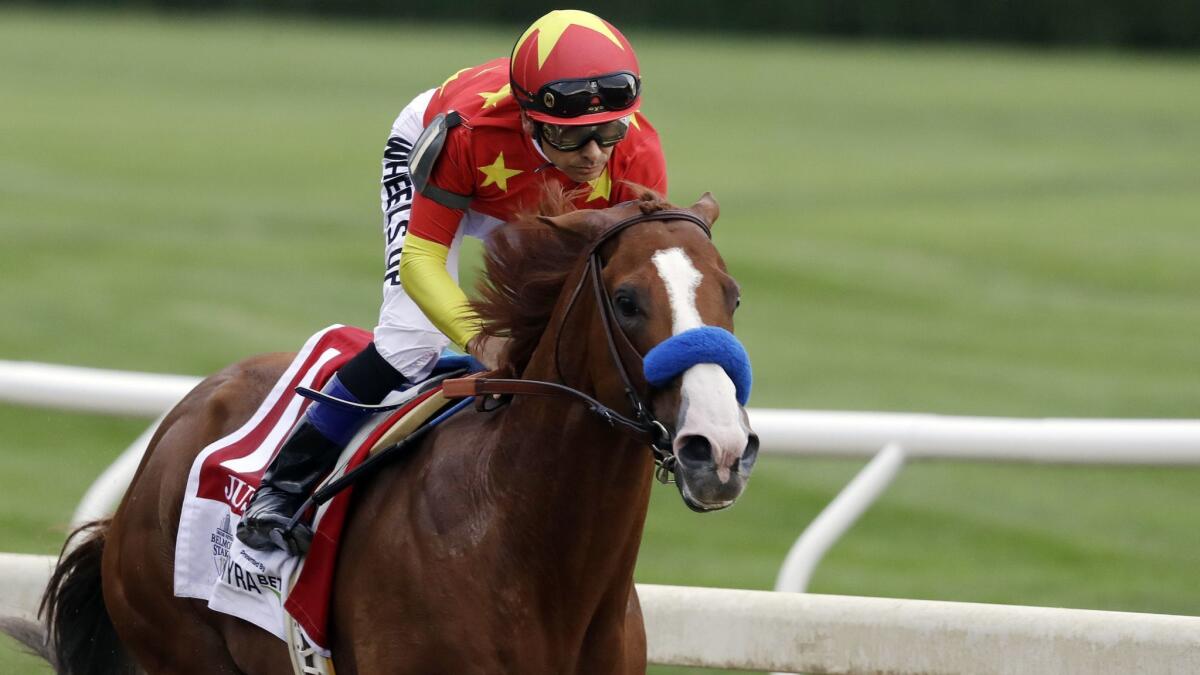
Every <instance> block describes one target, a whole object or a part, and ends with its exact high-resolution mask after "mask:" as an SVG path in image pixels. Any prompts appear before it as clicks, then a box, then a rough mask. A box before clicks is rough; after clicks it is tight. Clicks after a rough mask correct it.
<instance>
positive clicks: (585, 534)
mask: <svg viewBox="0 0 1200 675" xmlns="http://www.w3.org/2000/svg"><path fill="white" fill-rule="evenodd" d="M582 310H583V308H582V307H580V308H577V309H576V310H575V311H577V312H581V313H584V312H583V311H582ZM584 315H585V316H586V313H584ZM555 342H556V341H555V340H554V336H553V335H547V336H546V338H545V339H543V341H542V344H543V346H544V347H547V348H545V349H539V350H538V351H537V352H535V354H534V356H533V359H532V360H531V361H530V365H529V367H528V368H527V369H526V370H525V372H524V374H523V376H524V377H525V378H526V379H540V380H551V381H553V380H557V379H558V377H557V370H558V369H557V366H556V365H555V359H554V354H553V347H554V343H555ZM572 346H573V348H571V349H568V350H565V351H564V354H563V355H562V356H561V359H560V362H561V365H562V370H563V374H564V377H565V379H566V384H568V385H569V386H572V387H576V388H580V389H581V390H584V391H586V392H587V393H589V394H591V395H594V396H597V397H598V398H600V399H601V400H602V401H604V402H605V403H607V404H609V405H618V404H620V401H619V400H616V399H615V398H614V396H619V395H618V394H615V393H614V392H613V391H612V389H613V386H612V384H611V383H607V382H606V383H605V384H602V385H601V386H596V385H595V384H594V378H592V377H590V376H589V373H588V370H589V368H590V366H589V365H588V352H589V349H587V347H586V346H585V344H581V343H579V342H578V341H577V342H575V343H574V344H573V345H572ZM609 368H611V366H609V365H608V364H607V362H605V364H604V366H603V367H602V368H601V369H600V370H602V371H606V370H607V369H609ZM608 374H609V373H605V375H608ZM613 375H614V377H615V373H614V374H613ZM606 390H607V391H606ZM616 391H620V389H619V388H617V390H616ZM502 427H503V429H502V431H501V434H500V437H501V438H503V439H504V441H503V442H502V444H501V446H500V447H499V448H498V452H497V455H496V457H495V458H494V459H493V460H492V461H491V462H490V465H491V468H490V470H491V472H492V474H493V475H492V485H493V486H502V487H499V488H498V489H501V490H503V491H504V492H505V493H507V494H509V495H511V497H512V503H516V504H519V505H520V507H519V508H518V509H517V510H516V511H514V518H513V521H512V523H511V529H512V530H513V533H514V535H515V536H516V537H517V538H518V540H519V542H520V543H519V544H518V545H522V546H527V547H529V548H530V549H531V551H529V554H530V555H532V556H533V557H532V558H531V559H532V560H539V561H542V564H544V565H548V566H549V567H550V569H545V570H538V571H539V572H541V573H545V574H552V575H553V578H554V579H556V580H557V581H558V582H560V583H559V584H557V586H558V587H559V588H558V589H557V592H561V593H564V594H567V595H573V596H575V597H576V599H580V598H579V595H593V597H594V596H595V594H597V593H601V592H603V590H604V588H605V587H606V586H607V587H612V586H613V585H616V586H618V587H621V586H622V585H625V586H627V585H628V584H629V583H631V580H632V575H633V567H634V564H635V563H636V561H637V551H638V547H639V546H640V544H641V535H642V526H643V524H644V522H645V517H646V509H647V507H648V504H649V496H650V486H651V473H652V468H653V462H652V460H651V459H650V452H649V450H648V449H647V448H646V447H645V445H644V444H643V443H640V442H637V441H634V440H632V439H631V438H630V437H628V436H626V435H625V434H623V433H621V432H619V431H617V430H616V429H614V428H613V427H612V426H610V425H609V424H608V423H606V422H604V421H603V420H602V419H601V418H600V417H599V416H598V415H596V414H595V413H593V412H591V410H589V409H588V408H587V407H586V406H584V405H582V404H580V403H579V402H577V401H575V400H573V399H568V398H553V399H547V398H540V397H539V398H532V397H530V398H522V397H520V396H518V397H516V400H514V401H513V403H512V404H511V406H510V407H509V409H508V410H507V411H505V413H504V421H503V423H502Z"/></svg>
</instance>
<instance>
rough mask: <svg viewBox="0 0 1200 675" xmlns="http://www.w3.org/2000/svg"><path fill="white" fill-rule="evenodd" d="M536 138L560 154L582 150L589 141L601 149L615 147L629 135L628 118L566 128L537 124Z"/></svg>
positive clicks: (564, 126)
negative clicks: (539, 138)
mask: <svg viewBox="0 0 1200 675" xmlns="http://www.w3.org/2000/svg"><path fill="white" fill-rule="evenodd" d="M538 127H539V128H538V136H540V137H541V139H542V140H543V141H545V142H547V143H549V144H550V145H552V146H554V149H556V150H559V151H562V152H572V151H575V150H578V149H580V148H582V147H583V146H585V145H587V144H588V143H589V142H591V141H593V140H594V141H596V145H599V146H600V147H602V148H607V147H609V146H613V145H616V144H617V143H620V142H621V141H622V140H624V139H625V134H627V133H629V118H628V117H622V118H620V119H615V120H612V121H611V122H605V123H603V124H591V125H587V126H566V125H562V124H547V123H545V122H539V123H538Z"/></svg>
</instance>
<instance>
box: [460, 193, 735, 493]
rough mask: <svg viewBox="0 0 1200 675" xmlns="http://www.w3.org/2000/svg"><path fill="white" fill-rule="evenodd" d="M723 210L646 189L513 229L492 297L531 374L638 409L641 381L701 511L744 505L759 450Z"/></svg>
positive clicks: (706, 201) (487, 291) (521, 364)
mask: <svg viewBox="0 0 1200 675" xmlns="http://www.w3.org/2000/svg"><path fill="white" fill-rule="evenodd" d="M718 211H719V209H718V206H717V203H716V201H715V200H714V199H713V198H712V196H711V195H709V194H705V195H704V196H703V197H701V198H700V200H699V201H698V202H696V203H695V204H693V205H692V206H691V207H690V208H688V209H683V210H675V209H670V208H669V207H668V205H666V204H665V203H663V202H660V201H656V200H652V199H646V200H642V201H639V202H629V203H626V204H622V205H618V206H615V207H612V208H609V209H605V210H598V211H574V212H570V213H566V214H563V215H560V216H556V217H545V216H543V217H540V218H538V219H537V222H536V223H533V222H526V223H525V227H524V228H521V227H516V228H513V229H508V228H501V232H504V230H506V229H507V230H508V232H507V233H505V235H506V236H501V237H499V238H496V239H494V240H493V241H492V246H491V248H492V251H491V252H490V254H489V260H488V277H489V280H488V284H487V285H485V286H484V287H483V289H482V290H483V294H484V297H485V301H484V302H483V303H482V304H481V305H480V306H479V309H480V312H481V314H482V315H483V316H484V318H485V320H486V321H487V324H488V326H489V327H488V328H487V330H488V331H489V332H493V333H499V334H507V335H510V336H512V337H513V338H514V339H513V341H512V348H511V349H510V353H509V355H508V356H509V360H510V362H511V363H510V365H511V366H512V367H513V368H514V369H516V370H525V372H526V375H527V376H529V374H530V371H529V370H527V369H526V368H525V366H526V365H529V364H532V367H533V369H534V371H535V372H534V374H535V375H536V374H541V375H543V376H545V371H546V370H551V371H552V372H554V374H555V375H556V376H557V377H558V378H560V379H561V380H562V381H564V382H566V383H567V384H570V385H571V386H576V387H585V388H587V389H591V390H592V391H593V392H594V393H595V394H596V395H597V396H598V397H599V398H601V400H603V401H605V402H606V403H608V404H609V405H613V406H614V407H618V406H620V407H628V406H629V401H628V399H627V398H626V395H625V393H624V390H625V389H626V384H627V383H628V384H629V385H631V386H632V389H633V390H634V391H635V392H636V396H635V397H634V398H635V399H637V400H635V402H634V404H633V405H634V407H635V411H634V412H635V413H636V412H637V411H636V406H637V403H638V400H645V401H647V408H648V409H649V411H651V412H652V413H653V417H654V418H657V420H658V421H659V422H660V423H661V424H662V425H663V426H664V427H665V428H666V430H667V432H668V435H669V441H668V442H667V443H663V444H662V445H664V446H665V445H668V444H669V447H667V448H666V450H667V451H668V452H670V453H671V455H673V458H674V472H675V477H676V483H677V485H678V487H679V491H680V494H681V495H682V496H683V500H684V502H685V503H686V504H687V505H688V506H689V507H690V508H692V509H693V510H696V511H711V510H716V509H721V508H725V507H727V506H729V505H731V504H732V503H733V501H734V500H735V499H736V498H737V497H738V496H739V495H740V494H741V492H742V490H743V489H744V488H745V486H746V481H747V479H748V478H749V477H750V472H751V470H752V469H753V468H754V463H755V460H756V459H757V457H758V437H757V436H756V435H755V434H754V432H753V431H752V430H751V429H750V425H749V421H748V418H747V415H746V411H745V409H744V408H743V406H744V405H745V403H746V400H747V398H748V396H749V388H750V365H749V361H748V359H747V358H746V355H745V351H744V349H743V348H742V346H741V344H740V343H739V342H738V341H737V339H736V338H734V337H733V334H732V331H733V313H734V311H735V310H736V309H737V306H738V302H739V297H740V290H739V288H738V285H737V282H735V281H734V280H733V277H731V276H730V275H729V273H728V272H727V271H726V269H725V263H724V261H723V260H722V259H721V256H720V254H719V253H717V250H716V248H715V247H714V246H713V244H712V241H711V239H710V238H709V232H710V228H711V227H712V224H713V223H714V222H715V221H716V219H717V214H718ZM631 220H636V221H638V222H636V223H633V224H631ZM539 225H540V226H541V227H539ZM546 226H549V227H546ZM521 252H523V253H524V255H525V256H526V257H525V258H524V259H523V260H522V262H520V263H517V260H518V253H521ZM581 252H587V253H588V255H587V256H585V257H584V258H581V257H580V254H581ZM593 253H594V255H592V254H593ZM530 256H532V259H531V257H530ZM568 259H570V260H572V261H574V262H576V263H577V264H576V265H574V266H573V269H574V272H573V273H571V274H568V273H567V272H566V270H567V269H571V268H569V267H567V266H566V265H564V264H563V263H565V262H566V261H567V260H568ZM556 269H557V270H559V271H558V273H557V275H556V274H554V273H552V272H551V270H556ZM518 270H519V271H518ZM597 270H598V271H599V273H598V274H596V271H597ZM597 282H598V283H599V286H600V288H599V289H596V288H594V287H593V284H595V283H597ZM548 300H549V301H550V302H547V301H548ZM585 305H586V306H587V309H584V306H585ZM551 306H552V307H553V311H550V309H549V308H550V307H551ZM537 307H540V308H542V309H541V310H538V314H537V315H534V314H533V312H534V311H535V310H534V309H533V308H537ZM522 312H524V315H521V313H522ZM552 315H553V316H552ZM554 316H556V317H557V319H555V318H553V317H554ZM547 338H550V339H547ZM535 349H536V351H537V352H538V354H539V355H544V356H546V357H550V358H551V360H552V365H553V368H549V366H548V364H547V363H541V364H539V363H538V360H539V358H540V357H539V356H535V354H534V351H535ZM585 356H586V357H585ZM531 359H532V360H531ZM564 363H565V364H566V365H564ZM622 371H623V372H624V374H622Z"/></svg>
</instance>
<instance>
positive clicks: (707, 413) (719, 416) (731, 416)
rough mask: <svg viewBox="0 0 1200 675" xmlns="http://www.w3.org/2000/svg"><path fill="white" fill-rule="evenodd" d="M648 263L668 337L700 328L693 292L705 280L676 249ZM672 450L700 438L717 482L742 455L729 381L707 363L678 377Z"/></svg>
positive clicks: (743, 437) (742, 436) (743, 434)
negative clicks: (666, 312)
mask: <svg viewBox="0 0 1200 675" xmlns="http://www.w3.org/2000/svg"><path fill="white" fill-rule="evenodd" d="M651 260H653V261H654V266H655V267H656V268H657V269H658V276H659V277H661V278H662V280H663V285H664V286H666V288H667V298H669V299H670V301H671V333H672V334H673V335H678V334H680V333H682V332H684V331H686V330H690V329H692V328H699V327H701V326H703V325H704V321H703V320H702V319H701V318H700V310H698V309H697V308H696V289H697V288H699V287H700V282H701V281H702V280H703V279H704V275H703V274H701V273H700V272H699V271H697V270H696V267H695V266H694V265H693V264H692V261H691V259H690V258H688V256H687V254H686V253H684V252H683V249H681V248H669V249H666V250H663V251H658V252H656V253H655V254H654V256H653V258H651ZM680 398H681V402H680V406H679V419H678V420H676V432H675V450H676V451H678V450H679V448H680V446H681V445H682V443H681V442H680V441H681V439H683V440H686V439H687V438H688V437H690V436H702V437H704V438H706V439H708V442H709V444H711V445H712V450H713V460H714V461H715V463H716V466H717V477H718V478H720V480H721V482H725V481H727V480H729V467H730V466H732V465H733V463H734V462H736V461H737V460H738V459H739V458H741V456H742V453H743V452H744V451H745V449H746V443H747V442H748V440H749V432H748V431H747V430H746V429H745V427H744V426H743V425H742V414H741V407H740V406H739V405H738V402H737V391H736V388H735V387H734V385H733V380H730V379H729V375H727V374H726V373H725V371H724V370H722V369H721V367H720V366H718V365H715V364H712V363H700V364H697V365H695V366H692V367H691V368H688V369H687V370H686V371H684V373H683V382H682V385H681V388H680Z"/></svg>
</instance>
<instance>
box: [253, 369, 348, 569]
mask: <svg viewBox="0 0 1200 675" xmlns="http://www.w3.org/2000/svg"><path fill="white" fill-rule="evenodd" d="M323 391H324V393H326V394H328V395H330V396H332V397H333V398H336V399H340V400H342V401H347V402H350V403H359V400H358V398H357V397H355V396H354V394H352V393H350V390H348V389H347V388H346V387H345V386H343V385H342V383H341V381H340V380H339V376H338V375H334V376H333V377H332V378H331V379H330V380H329V383H328V384H326V385H325V388H324V390H323ZM369 414H370V413H369V412H368V411H366V410H356V409H354V408H352V407H350V406H342V405H338V404H336V403H326V402H323V401H315V402H313V403H312V404H310V405H309V407H308V410H307V411H306V412H305V413H304V415H303V416H302V417H301V418H300V419H299V420H298V421H297V422H296V425H295V426H294V427H292V430H291V433H289V434H288V437H287V440H285V441H284V442H283V447H281V448H280V449H279V454H277V455H276V456H275V459H273V460H271V464H270V465H269V466H268V467H267V470H266V472H265V473H263V477H262V483H260V484H259V487H258V490H257V491H256V492H255V493H254V497H252V498H251V499H250V503H249V504H248V505H247V506H246V510H245V512H244V514H243V515H242V521H241V522H240V523H238V527H237V537H238V539H240V540H241V541H242V543H243V544H245V545H247V546H249V547H250V548H256V549H259V550H265V549H269V548H272V547H275V548H281V549H283V550H285V551H287V552H289V553H291V554H292V555H298V554H301V553H304V552H305V551H307V550H308V545H309V544H310V543H311V542H312V534H313V533H312V528H311V527H310V526H309V525H308V523H307V522H306V519H304V518H301V519H299V520H298V521H297V523H296V525H295V526H294V527H293V528H292V529H291V530H290V531H289V530H288V527H287V526H288V523H290V522H291V520H292V517H293V516H295V515H296V512H297V511H298V510H299V509H300V507H301V506H303V505H304V502H305V501H306V500H307V499H308V497H309V496H310V495H311V494H312V492H313V489H314V488H315V487H316V486H317V483H319V482H320V481H321V479H322V478H323V477H324V476H325V474H327V473H329V470H330V469H332V468H333V465H334V464H335V463H336V462H337V458H338V455H340V454H341V451H342V448H343V447H345V445H346V444H347V443H348V442H349V441H350V439H351V438H352V437H353V436H354V433H355V432H356V431H358V428H359V427H360V426H362V423H363V421H364V420H365V419H366V417H367V416H368V415H369Z"/></svg>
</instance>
